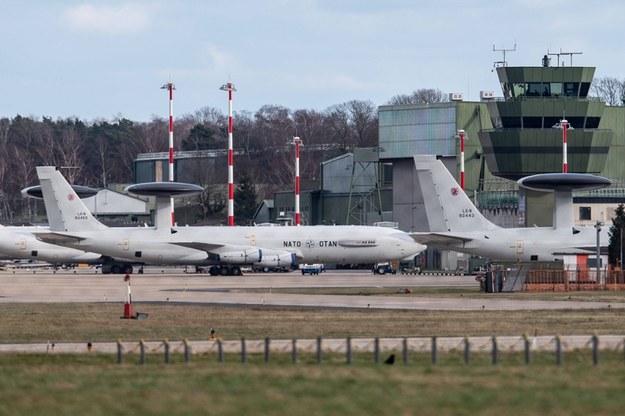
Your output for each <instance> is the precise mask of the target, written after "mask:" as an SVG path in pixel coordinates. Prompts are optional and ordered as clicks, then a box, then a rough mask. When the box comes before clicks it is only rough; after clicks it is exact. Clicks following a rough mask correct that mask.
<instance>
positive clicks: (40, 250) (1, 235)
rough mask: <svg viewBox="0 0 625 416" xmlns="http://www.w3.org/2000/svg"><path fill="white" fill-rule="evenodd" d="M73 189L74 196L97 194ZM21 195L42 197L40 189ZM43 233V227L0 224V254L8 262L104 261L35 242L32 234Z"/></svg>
mask: <svg viewBox="0 0 625 416" xmlns="http://www.w3.org/2000/svg"><path fill="white" fill-rule="evenodd" d="M73 188H74V190H75V191H76V193H77V194H79V195H81V196H82V197H85V198H88V197H90V196H93V195H95V194H96V193H97V190H94V189H91V188H87V187H84V186H74V187H73ZM22 194H23V195H25V196H29V197H32V198H41V197H42V195H41V189H40V187H39V186H32V187H30V188H26V189H24V190H23V191H22ZM43 230H46V228H43V227H33V226H23V227H14V226H1V225H0V255H1V256H2V257H4V258H9V259H21V260H36V261H42V262H46V263H49V264H51V265H54V266H69V265H72V264H76V263H87V264H99V263H102V262H103V259H102V255H101V254H96V253H89V252H85V251H83V250H77V249H74V248H69V247H60V246H57V245H54V244H49V243H45V242H43V241H39V240H37V238H36V237H35V235H34V234H33V233H34V232H37V231H43Z"/></svg>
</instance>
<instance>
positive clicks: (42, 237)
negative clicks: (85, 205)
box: [33, 231, 85, 245]
mask: <svg viewBox="0 0 625 416" xmlns="http://www.w3.org/2000/svg"><path fill="white" fill-rule="evenodd" d="M33 235H34V236H35V237H36V238H37V240H39V241H43V242H44V243H51V244H57V245H64V244H67V243H70V244H71V243H78V242H79V241H82V240H84V239H85V238H84V237H78V236H75V235H71V234H63V233H57V232H53V231H40V232H33Z"/></svg>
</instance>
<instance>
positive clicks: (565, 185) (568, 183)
mask: <svg viewBox="0 0 625 416" xmlns="http://www.w3.org/2000/svg"><path fill="white" fill-rule="evenodd" d="M517 183H518V184H519V186H522V187H524V188H527V189H532V190H534V191H540V192H554V191H592V190H594V189H600V188H604V187H606V186H609V185H611V184H612V181H611V180H610V179H608V178H604V177H603V176H596V175H590V174H586V173H540V174H537V175H531V176H526V177H524V178H521V179H519V180H518V181H517Z"/></svg>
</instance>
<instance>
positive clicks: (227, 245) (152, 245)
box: [40, 226, 424, 265]
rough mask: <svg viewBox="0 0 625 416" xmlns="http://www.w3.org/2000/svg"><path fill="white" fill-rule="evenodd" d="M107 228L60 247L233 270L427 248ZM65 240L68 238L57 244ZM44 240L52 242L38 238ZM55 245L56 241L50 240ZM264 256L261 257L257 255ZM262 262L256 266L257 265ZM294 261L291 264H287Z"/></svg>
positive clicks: (324, 233)
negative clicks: (281, 258)
mask: <svg viewBox="0 0 625 416" xmlns="http://www.w3.org/2000/svg"><path fill="white" fill-rule="evenodd" d="M171 230H173V231H174V232H173V233H171V232H170V231H169V230H161V229H154V228H108V229H106V230H97V231H87V232H71V233H70V232H61V233H55V234H57V238H56V240H54V241H55V242H56V244H62V245H64V246H66V247H72V248H75V249H79V250H86V251H95V252H98V253H102V254H104V255H107V256H111V257H115V258H123V259H126V260H129V261H136V262H145V263H148V264H190V265H205V264H218V263H220V262H221V261H223V262H231V263H235V264H237V263H238V264H252V263H257V262H262V260H263V258H267V257H268V256H275V255H279V254H282V255H285V260H286V257H291V256H290V254H292V255H293V256H294V257H295V260H296V261H297V262H302V263H373V262H377V261H388V260H400V259H403V258H406V257H409V256H411V255H412V256H414V255H416V254H418V253H420V252H421V251H423V249H424V247H423V246H422V245H421V244H417V243H415V242H414V240H413V239H411V238H410V237H409V236H408V234H407V233H405V232H403V231H400V230H397V229H393V228H386V227H374V226H288V227H284V226H255V227H251V226H249V227H238V226H237V227H208V226H204V227H173V228H172V229H171ZM60 235H62V236H66V237H67V238H58V237H60ZM40 238H43V239H48V238H52V239H54V238H55V237H54V236H46V234H45V233H42V234H40ZM51 241H52V240H51ZM259 250H260V253H259V252H258V251H259ZM256 258H258V259H257V260H258V261H254V260H255V259H256ZM289 260H290V259H289Z"/></svg>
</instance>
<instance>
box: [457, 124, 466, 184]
mask: <svg viewBox="0 0 625 416" xmlns="http://www.w3.org/2000/svg"><path fill="white" fill-rule="evenodd" d="M457 137H459V138H460V189H462V190H463V191H464V140H465V138H466V132H465V131H464V130H458V135H457Z"/></svg>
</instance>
